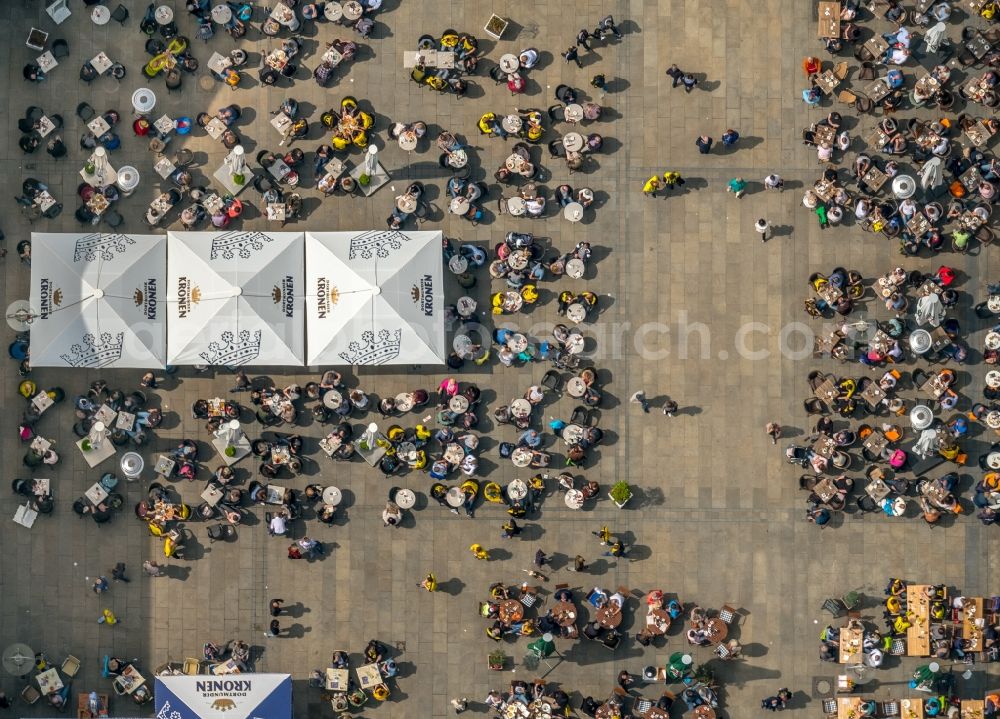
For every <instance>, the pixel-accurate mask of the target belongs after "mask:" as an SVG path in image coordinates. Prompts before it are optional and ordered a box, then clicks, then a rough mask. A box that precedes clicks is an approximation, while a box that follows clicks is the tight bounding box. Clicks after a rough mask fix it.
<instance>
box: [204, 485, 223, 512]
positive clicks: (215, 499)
mask: <svg viewBox="0 0 1000 719" xmlns="http://www.w3.org/2000/svg"><path fill="white" fill-rule="evenodd" d="M224 496H225V492H223V491H222V490H221V489H219V488H218V487H216V486H215V485H214V484H213V485H211V486H209V487H206V488H205V491H204V492H202V493H201V498H202V499H204V500H205V501H206V502H207V503H208V505H209V506H210V507H214V506H215V505H217V504H218V503H219V501H220V500H221V499H222V498H223V497H224Z"/></svg>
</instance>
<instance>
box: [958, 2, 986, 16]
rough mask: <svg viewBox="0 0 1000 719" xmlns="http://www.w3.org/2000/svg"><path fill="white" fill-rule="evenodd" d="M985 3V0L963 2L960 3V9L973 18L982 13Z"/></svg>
mask: <svg viewBox="0 0 1000 719" xmlns="http://www.w3.org/2000/svg"><path fill="white" fill-rule="evenodd" d="M986 2H987V0H965V2H963V3H962V7H964V8H965V10H966V12H968V13H969V14H970V15H972V16H973V17H975V16H976V15H978V14H979V13H980V12H981V11H982V9H983V6H984V5H986Z"/></svg>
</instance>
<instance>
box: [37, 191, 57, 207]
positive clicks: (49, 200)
mask: <svg viewBox="0 0 1000 719" xmlns="http://www.w3.org/2000/svg"><path fill="white" fill-rule="evenodd" d="M35 202H36V203H37V204H38V209H39V210H41V211H42V212H45V211H46V210H48V209H49V208H50V207H52V205H54V204H56V198H54V197H53V196H52V195H50V194H49V193H48V190H46V191H45V192H41V193H39V194H38V196H37V197H36V198H35Z"/></svg>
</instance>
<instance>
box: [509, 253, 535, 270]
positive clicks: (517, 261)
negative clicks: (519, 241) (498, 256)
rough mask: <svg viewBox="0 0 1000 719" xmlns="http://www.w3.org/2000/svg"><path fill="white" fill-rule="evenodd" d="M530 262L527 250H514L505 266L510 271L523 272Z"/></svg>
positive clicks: (529, 254)
mask: <svg viewBox="0 0 1000 719" xmlns="http://www.w3.org/2000/svg"><path fill="white" fill-rule="evenodd" d="M530 260H531V253H530V252H528V251H527V250H514V251H513V252H511V253H510V256H509V257H508V258H507V264H508V265H510V268H511V269H512V270H523V269H524V268H525V267H527V266H528V262H529V261H530Z"/></svg>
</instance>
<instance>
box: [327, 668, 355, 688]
mask: <svg viewBox="0 0 1000 719" xmlns="http://www.w3.org/2000/svg"><path fill="white" fill-rule="evenodd" d="M350 680H351V675H350V674H349V673H348V671H347V670H346V669H334V668H333V667H327V668H326V688H327V691H331V692H346V691H347V684H348V682H350Z"/></svg>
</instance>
